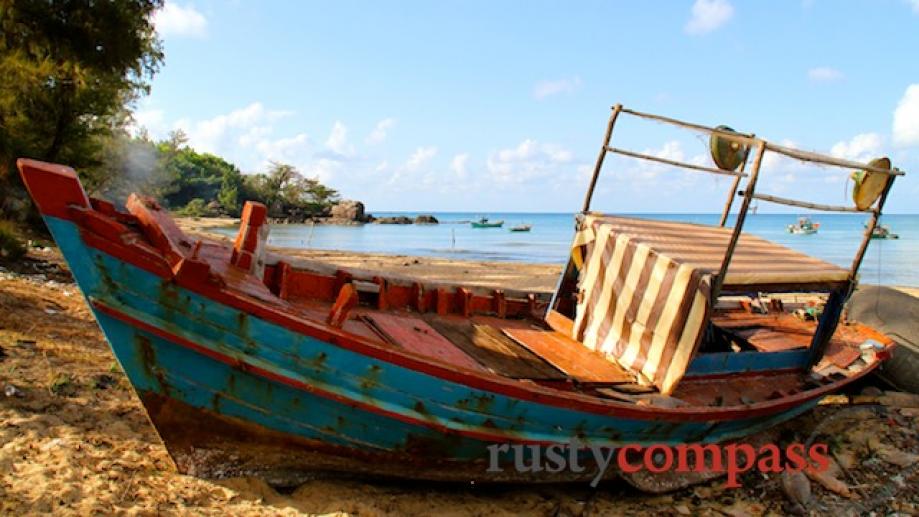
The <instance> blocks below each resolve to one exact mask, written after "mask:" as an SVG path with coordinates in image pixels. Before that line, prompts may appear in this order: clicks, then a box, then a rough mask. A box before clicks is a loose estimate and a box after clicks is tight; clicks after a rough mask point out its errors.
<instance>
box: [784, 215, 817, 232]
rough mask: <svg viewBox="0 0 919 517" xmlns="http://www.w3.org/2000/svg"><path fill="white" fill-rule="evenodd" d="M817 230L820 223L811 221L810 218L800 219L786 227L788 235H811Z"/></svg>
mask: <svg viewBox="0 0 919 517" xmlns="http://www.w3.org/2000/svg"><path fill="white" fill-rule="evenodd" d="M819 228H820V223H815V222H813V221H811V219H810V217H801V218H799V219H798V222H797V223H795V224H789V225H788V226H787V227H786V229H787V230H788V233H793V234H796V235H811V234H814V233H817V230H818V229H819Z"/></svg>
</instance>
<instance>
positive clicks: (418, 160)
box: [403, 147, 437, 171]
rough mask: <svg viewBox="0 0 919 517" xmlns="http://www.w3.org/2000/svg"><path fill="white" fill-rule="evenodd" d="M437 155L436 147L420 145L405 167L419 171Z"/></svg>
mask: <svg viewBox="0 0 919 517" xmlns="http://www.w3.org/2000/svg"><path fill="white" fill-rule="evenodd" d="M436 155H437V148H436V147H419V148H417V149H415V152H414V153H412V155H411V156H409V158H408V161H406V162H405V165H404V167H403V168H404V169H405V170H407V171H417V170H419V169H421V168H422V167H424V166H425V165H427V163H428V162H430V161H431V159H432V158H434V156H436Z"/></svg>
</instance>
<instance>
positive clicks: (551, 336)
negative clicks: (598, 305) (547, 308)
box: [503, 328, 636, 384]
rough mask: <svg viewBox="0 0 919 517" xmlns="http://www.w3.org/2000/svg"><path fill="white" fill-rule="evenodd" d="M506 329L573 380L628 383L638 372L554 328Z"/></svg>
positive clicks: (511, 335) (516, 339) (632, 380)
mask: <svg viewBox="0 0 919 517" xmlns="http://www.w3.org/2000/svg"><path fill="white" fill-rule="evenodd" d="M503 330H504V333H505V334H506V335H507V336H508V337H510V338H511V339H513V340H514V341H516V342H518V343H520V344H521V345H523V346H525V347H526V348H528V349H529V350H530V351H531V352H533V353H534V354H536V355H538V356H539V357H541V358H543V359H544V360H546V361H547V362H548V363H549V364H551V365H552V366H554V367H556V368H558V369H559V370H561V371H562V372H564V373H565V374H566V375H568V376H569V377H571V378H572V379H574V380H577V381H580V382H587V383H603V384H628V383H633V382H635V380H636V379H635V375H633V374H632V373H630V372H629V371H627V370H625V369H624V368H622V367H621V366H619V365H618V364H616V363H613V362H612V361H610V360H609V359H607V358H606V357H605V356H604V355H603V354H601V353H599V352H594V351H593V350H589V349H587V348H585V347H584V345H582V344H581V343H578V342H577V341H575V340H573V339H571V338H570V337H568V336H566V335H565V334H562V333H561V332H556V331H554V330H533V329H524V328H505V329H503Z"/></svg>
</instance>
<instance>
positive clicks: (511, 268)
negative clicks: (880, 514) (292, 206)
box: [176, 217, 561, 293]
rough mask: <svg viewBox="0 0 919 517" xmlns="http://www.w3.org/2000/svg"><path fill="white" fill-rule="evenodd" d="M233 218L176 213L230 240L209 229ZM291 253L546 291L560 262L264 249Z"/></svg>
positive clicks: (426, 277)
mask: <svg viewBox="0 0 919 517" xmlns="http://www.w3.org/2000/svg"><path fill="white" fill-rule="evenodd" d="M238 222H239V221H238V220H235V219H228V218H188V217H182V218H177V219H176V223H177V224H178V226H179V228H181V229H182V231H184V232H186V233H188V234H192V235H199V236H202V237H207V238H209V239H215V240H223V241H227V240H229V239H228V238H227V237H226V236H224V235H221V234H219V233H215V232H213V231H211V230H212V229H213V228H218V227H226V226H234V225H235V224H238ZM269 250H270V251H274V252H276V253H283V255H285V257H293V258H296V259H297V260H298V261H299V262H300V263H303V264H308V265H311V266H312V267H314V268H319V269H322V268H323V267H325V268H333V269H338V268H340V269H347V270H351V271H360V270H367V271H373V272H375V273H374V274H380V273H384V274H385V275H386V276H390V277H404V278H412V279H416V280H421V281H423V282H444V283H453V284H456V283H463V284H466V285H474V286H482V287H495V288H503V289H515V290H520V291H532V292H540V293H551V292H552V291H554V290H555V284H556V283H557V282H558V277H559V275H560V274H561V267H560V266H554V265H548V264H521V263H519V262H495V261H482V260H475V261H474V260H463V261H460V260H451V259H445V258H438V257H413V256H408V255H386V254H382V253H357V252H351V251H347V252H346V251H333V250H316V249H292V248H269Z"/></svg>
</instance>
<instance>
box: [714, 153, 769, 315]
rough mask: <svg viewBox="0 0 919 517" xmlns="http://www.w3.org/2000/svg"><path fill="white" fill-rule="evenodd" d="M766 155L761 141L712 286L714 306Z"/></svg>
mask: <svg viewBox="0 0 919 517" xmlns="http://www.w3.org/2000/svg"><path fill="white" fill-rule="evenodd" d="M764 154H766V142H765V141H763V140H760V141H759V144H758V145H757V146H756V158H755V159H754V160H753V173H752V174H750V180H749V181H747V185H746V187H744V198H743V202H741V204H740V211H739V212H738V213H737V222H735V223H734V232H733V233H731V240H730V241H728V249H727V250H726V251H725V252H724V259H723V260H722V261H721V269H720V270H719V271H718V276H717V277H715V283H714V285H712V296H711V301H712V305H714V304H715V302H717V301H718V295H719V294H721V286H722V285H724V277H725V276H727V274H728V266H730V265H731V257H732V256H733V255H734V248H736V247H737V241H738V240H739V239H740V232H741V231H742V230H743V223H744V220H745V219H746V218H747V210H749V209H750V201H752V200H753V193H754V192H755V191H756V180H757V178H759V168H760V167H761V166H762V164H763V155H764Z"/></svg>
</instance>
